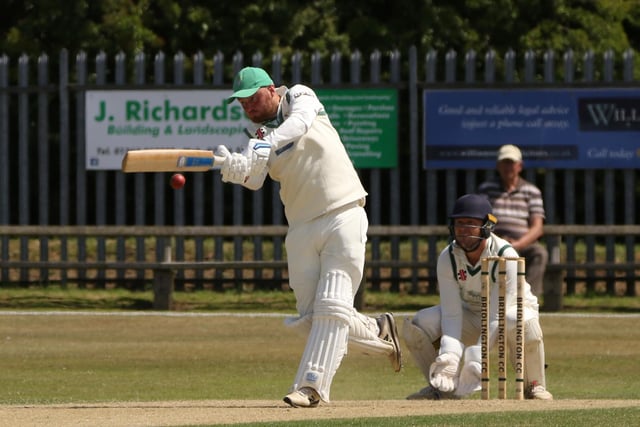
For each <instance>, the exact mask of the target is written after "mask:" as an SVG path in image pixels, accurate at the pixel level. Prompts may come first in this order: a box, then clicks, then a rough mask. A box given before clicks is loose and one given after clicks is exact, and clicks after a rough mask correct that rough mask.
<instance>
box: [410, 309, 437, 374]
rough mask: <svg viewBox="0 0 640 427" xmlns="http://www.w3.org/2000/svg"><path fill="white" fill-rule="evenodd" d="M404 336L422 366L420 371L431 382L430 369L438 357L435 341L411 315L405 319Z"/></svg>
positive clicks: (412, 353)
mask: <svg viewBox="0 0 640 427" xmlns="http://www.w3.org/2000/svg"><path fill="white" fill-rule="evenodd" d="M402 337H403V338H404V343H405V344H406V346H407V348H408V349H409V352H410V353H411V356H412V357H413V360H414V362H416V365H417V366H418V368H420V372H422V375H424V378H425V379H426V380H427V382H429V369H430V368H431V364H432V363H433V362H434V361H435V360H436V357H437V353H436V349H435V347H434V346H433V343H432V342H431V340H430V339H429V337H428V336H427V334H426V333H425V332H424V331H423V330H422V329H420V328H419V327H418V326H416V325H415V324H414V323H413V322H412V320H411V318H410V317H409V318H406V319H405V320H404V324H403V325H402Z"/></svg>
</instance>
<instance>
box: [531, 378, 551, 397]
mask: <svg viewBox="0 0 640 427" xmlns="http://www.w3.org/2000/svg"><path fill="white" fill-rule="evenodd" d="M524 397H525V398H526V399H536V400H553V395H552V394H551V393H549V392H548V391H547V389H546V388H544V386H541V385H539V384H538V382H537V381H534V382H532V383H531V385H530V386H529V387H527V390H526V392H525V396H524Z"/></svg>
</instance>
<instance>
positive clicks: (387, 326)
mask: <svg viewBox="0 0 640 427" xmlns="http://www.w3.org/2000/svg"><path fill="white" fill-rule="evenodd" d="M376 320H377V321H378V326H379V328H380V333H379V334H378V337H379V338H380V339H382V340H384V341H387V342H390V343H391V344H393V353H391V354H390V355H389V360H390V361H391V366H393V370H394V371H396V372H400V370H401V369H402V350H401V349H400V339H399V338H398V329H397V328H396V321H395V319H394V318H393V314H391V313H384V314H383V315H381V316H380V317H378V318H377V319H376Z"/></svg>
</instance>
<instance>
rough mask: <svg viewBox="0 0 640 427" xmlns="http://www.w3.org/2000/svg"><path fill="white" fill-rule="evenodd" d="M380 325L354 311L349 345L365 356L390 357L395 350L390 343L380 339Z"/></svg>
mask: <svg viewBox="0 0 640 427" xmlns="http://www.w3.org/2000/svg"><path fill="white" fill-rule="evenodd" d="M378 333H379V330H378V323H377V322H376V320H375V319H373V318H371V317H369V316H365V315H364V314H362V313H358V312H357V311H355V310H354V315H353V316H352V317H351V319H350V322H349V343H350V344H353V345H354V346H355V347H356V348H358V350H360V351H361V352H363V353H365V354H372V355H373V354H384V355H387V356H388V355H390V354H391V353H393V352H394V350H395V348H394V347H393V344H392V343H391V342H389V341H385V340H382V339H380V338H379V337H378Z"/></svg>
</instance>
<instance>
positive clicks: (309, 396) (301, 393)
mask: <svg viewBox="0 0 640 427" xmlns="http://www.w3.org/2000/svg"><path fill="white" fill-rule="evenodd" d="M282 400H284V401H285V403H287V404H289V405H291V406H293V407H294V408H315V407H316V406H318V403H320V395H319V394H318V392H317V391H315V390H314V389H312V388H311V387H302V388H301V389H300V390H296V391H293V392H291V393H289V394H287V395H286V396H285V397H284V399H282Z"/></svg>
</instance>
